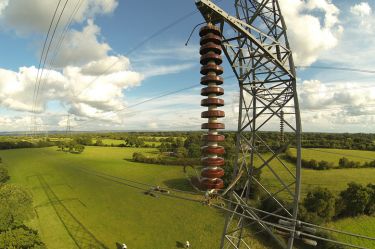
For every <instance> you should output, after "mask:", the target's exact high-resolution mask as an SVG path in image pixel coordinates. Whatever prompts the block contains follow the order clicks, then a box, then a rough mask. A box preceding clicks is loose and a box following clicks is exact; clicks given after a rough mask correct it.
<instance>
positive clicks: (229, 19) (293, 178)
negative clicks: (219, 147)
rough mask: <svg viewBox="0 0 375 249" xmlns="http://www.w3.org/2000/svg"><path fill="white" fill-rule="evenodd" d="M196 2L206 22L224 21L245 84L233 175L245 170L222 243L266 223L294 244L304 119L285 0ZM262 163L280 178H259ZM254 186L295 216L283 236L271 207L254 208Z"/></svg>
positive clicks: (265, 228) (237, 243) (232, 194)
mask: <svg viewBox="0 0 375 249" xmlns="http://www.w3.org/2000/svg"><path fill="white" fill-rule="evenodd" d="M196 5H197V7H198V9H199V11H200V12H201V14H202V15H203V17H204V19H205V20H206V22H207V23H212V24H215V25H218V26H219V27H220V29H221V34H222V44H221V46H222V49H223V51H224V53H225V56H226V58H227V60H228V62H229V64H230V66H231V68H232V70H233V72H234V74H235V76H236V78H237V80H238V84H239V88H240V98H239V115H238V130H237V139H236V150H237V153H236V155H237V156H238V158H237V159H236V160H235V162H234V164H235V169H234V174H233V179H239V177H238V176H239V175H240V174H242V178H244V179H242V180H239V181H237V184H236V185H234V188H232V189H231V190H229V191H227V197H228V198H230V200H231V202H230V204H228V205H229V210H230V212H228V216H227V218H226V223H225V228H224V232H223V236H222V241H221V248H250V246H249V239H248V237H249V236H250V235H251V233H252V231H254V229H260V230H259V231H260V232H264V233H267V234H268V235H269V236H270V237H272V238H273V239H274V240H275V241H276V242H277V244H278V245H279V246H280V247H281V248H287V249H291V248H293V244H294V239H295V237H296V229H297V224H296V223H297V222H296V220H297V210H298V202H299V198H300V181H301V170H300V169H301V163H300V161H301V119H300V111H299V105H298V98H297V91H296V72H295V66H294V63H293V57H292V52H291V49H290V47H289V42H288V38H287V34H286V25H285V22H284V19H283V16H282V14H281V11H280V6H279V3H278V1H277V0H235V16H231V15H229V14H228V13H227V12H226V11H224V10H223V9H221V8H220V7H218V6H217V5H215V4H214V3H212V2H211V1H209V0H197V1H196ZM279 125H280V126H281V129H282V130H281V131H280V133H281V135H280V134H279V135H278V136H276V138H275V140H272V141H270V139H267V138H266V135H267V134H266V133H264V131H270V130H273V129H274V128H275V127H278V126H279ZM278 138H279V139H278ZM280 138H281V139H280ZM289 145H293V146H294V147H295V148H296V151H297V153H296V154H297V162H296V163H295V165H294V166H290V165H286V164H285V162H284V161H282V160H281V159H280V154H281V153H283V152H284V151H285V150H286V149H287V148H288V146H289ZM260 171H261V172H262V175H267V176H268V177H272V178H274V179H273V181H272V182H268V183H265V182H263V181H261V180H259V178H258V177H256V176H257V175H259V173H260ZM255 186H256V187H255ZM255 188H257V189H260V190H261V191H262V193H263V195H262V198H263V201H268V202H269V203H272V204H271V205H273V206H276V207H277V210H276V211H272V212H273V213H275V214H277V215H280V217H287V218H288V219H291V220H292V222H289V223H288V225H287V226H288V230H289V231H291V232H288V233H285V232H284V233H283V236H280V235H279V234H280V233H281V231H280V232H278V231H276V230H275V229H274V228H273V227H271V226H269V224H268V222H269V219H270V217H269V215H264V213H261V212H257V211H255V209H254V208H253V207H252V205H255V204H254V203H255V201H254V200H252V199H251V195H252V191H253V189H255ZM281 197H282V199H283V201H282V200H281ZM265 199H266V200H265ZM246 216H247V217H252V219H247V218H246ZM254 220H255V221H254ZM281 220H282V219H281Z"/></svg>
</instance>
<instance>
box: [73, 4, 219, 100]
mask: <svg viewBox="0 0 375 249" xmlns="http://www.w3.org/2000/svg"><path fill="white" fill-rule="evenodd" d="M221 1H222V0H218V1H216V3H219V2H221ZM198 12H199V11H198V10H194V11H191V12H189V13H187V14H186V15H184V16H182V17H180V18H178V19H177V20H175V21H173V22H171V23H170V24H168V25H166V26H164V27H162V28H160V29H159V30H157V31H156V32H154V33H153V34H151V35H150V36H149V37H147V38H146V39H144V40H142V41H141V42H139V43H138V44H137V45H136V46H134V47H133V48H131V49H130V50H128V51H127V52H126V53H125V56H129V55H130V54H132V53H133V52H134V51H136V50H138V49H139V48H140V47H142V46H143V45H145V44H146V43H147V42H149V41H151V40H152V39H154V38H155V37H158V36H160V35H161V34H163V33H164V32H165V31H167V30H168V29H170V28H172V27H174V26H176V25H177V24H179V23H181V22H183V21H184V20H186V19H188V18H189V17H191V16H193V15H195V14H196V13H198ZM117 63H119V60H117V61H115V62H113V63H112V64H111V65H109V66H108V67H107V68H106V69H105V70H104V71H102V72H101V73H100V74H99V75H98V76H97V77H96V78H94V79H93V80H92V81H90V82H89V83H88V85H87V86H86V87H85V88H83V89H82V90H81V91H80V92H79V93H78V94H75V96H79V95H81V94H82V93H83V92H84V91H85V90H86V89H87V88H88V87H90V86H91V85H92V84H93V83H94V82H95V81H96V80H98V79H99V78H100V77H102V76H103V75H104V74H105V73H107V72H108V71H109V70H110V69H111V68H113V67H114V66H115V65H116V64H117Z"/></svg>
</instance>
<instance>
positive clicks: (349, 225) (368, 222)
mask: <svg viewBox="0 0 375 249" xmlns="http://www.w3.org/2000/svg"><path fill="white" fill-rule="evenodd" d="M374 224H375V217H369V216H360V217H355V218H346V219H342V220H339V221H336V222H332V223H330V224H328V225H329V226H331V227H334V228H336V229H340V230H343V231H350V232H352V233H356V234H361V235H364V236H369V237H374V236H375V225H374ZM336 237H337V239H340V240H344V241H346V242H347V243H352V244H356V245H360V246H362V247H365V248H370V249H371V248H375V242H369V241H367V240H363V239H359V238H351V239H348V236H345V235H337V236H336Z"/></svg>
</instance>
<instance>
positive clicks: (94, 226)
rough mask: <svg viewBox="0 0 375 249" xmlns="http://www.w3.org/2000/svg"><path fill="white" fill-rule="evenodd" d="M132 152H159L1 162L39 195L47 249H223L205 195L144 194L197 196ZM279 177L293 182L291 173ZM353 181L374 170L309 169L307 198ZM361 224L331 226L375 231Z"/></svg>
mask: <svg viewBox="0 0 375 249" xmlns="http://www.w3.org/2000/svg"><path fill="white" fill-rule="evenodd" d="M134 152H143V153H145V154H148V155H156V154H157V153H158V152H157V149H153V148H147V149H146V148H119V147H90V146H87V147H86V149H85V151H84V152H83V153H82V154H79V155H78V154H71V153H63V152H61V151H57V148H56V147H50V148H38V149H17V150H5V151H4V150H3V151H0V156H1V157H2V158H3V161H4V164H5V165H6V166H7V167H8V169H9V171H10V175H11V182H13V183H17V184H20V185H23V186H25V187H27V188H28V189H29V190H30V191H31V193H32V194H33V197H34V206H35V212H36V215H37V216H36V217H35V219H34V220H32V221H31V222H30V224H29V225H30V226H32V227H34V228H35V229H37V230H39V232H40V233H41V236H42V239H43V240H44V241H45V243H46V244H47V246H48V248H77V247H78V248H79V247H87V246H90V245H91V246H97V247H102V248H115V245H116V243H121V242H126V243H127V244H128V246H129V248H179V247H181V245H182V244H181V243H182V242H184V241H185V240H189V241H190V242H191V244H192V245H194V247H195V248H203V249H204V248H207V249H209V248H218V243H219V241H220V237H221V233H222V228H223V225H224V215H223V213H222V212H221V211H218V210H216V209H213V208H210V207H207V206H204V205H202V204H201V203H200V202H199V201H200V200H202V197H201V196H200V195H194V194H189V193H180V192H176V193H173V191H172V195H171V196H164V195H160V194H157V197H152V196H149V195H145V194H144V192H145V191H146V190H147V189H148V188H149V186H145V185H143V183H147V184H150V185H160V186H161V187H169V188H176V189H179V190H182V191H192V190H193V189H192V188H191V186H190V185H189V184H188V182H187V180H186V178H185V176H184V174H183V172H182V168H181V167H179V166H161V165H155V164H143V163H135V162H132V161H131V160H130V159H131V157H132V154H133V153H134ZM317 156H318V157H321V156H322V155H317ZM285 164H286V165H287V167H288V168H290V169H292V168H293V165H291V164H289V163H287V162H285ZM276 170H278V171H279V174H280V175H282V176H283V177H284V178H285V179H287V178H288V177H287V174H288V173H287V171H286V170H285V169H283V168H281V167H278V168H276ZM351 181H355V182H358V183H362V184H368V183H370V182H375V169H364V168H363V169H340V170H325V171H316V170H309V169H303V170H302V183H303V185H302V197H303V196H304V195H305V194H306V193H307V191H308V190H310V189H311V188H313V187H316V186H322V187H327V188H329V189H330V190H332V191H334V192H335V193H338V192H340V191H341V190H343V189H345V188H346V185H347V183H348V182H351ZM262 182H263V184H264V185H266V186H269V187H270V188H271V189H272V186H273V185H275V179H274V177H273V176H272V174H271V172H269V171H268V170H264V171H263V173H262ZM185 198H186V199H185ZM194 200H197V202H195V201H194ZM361 219H365V221H363V222H361V226H362V227H363V229H362V228H359V224H358V222H357V220H356V219H345V220H342V221H339V222H334V223H330V224H329V225H330V226H333V227H337V228H340V229H344V230H347V231H351V232H358V233H363V234H367V233H368V231H370V232H371V229H372V227H371V226H372V225H371V224H372V222H373V218H368V217H361ZM366 224H367V225H366ZM366 227H369V228H368V229H367V228H366ZM358 229H359V230H358ZM252 244H253V248H255V249H263V248H265V247H264V246H262V245H261V244H260V243H259V242H258V241H257V240H252ZM266 248H270V247H269V246H268V247H266Z"/></svg>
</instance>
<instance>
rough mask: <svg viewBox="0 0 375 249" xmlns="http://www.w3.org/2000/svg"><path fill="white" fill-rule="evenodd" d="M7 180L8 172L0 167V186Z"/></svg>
mask: <svg viewBox="0 0 375 249" xmlns="http://www.w3.org/2000/svg"><path fill="white" fill-rule="evenodd" d="M9 178H10V177H9V174H8V170H7V169H6V168H5V167H3V166H0V184H1V183H5V182H7V181H8V180H9Z"/></svg>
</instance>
